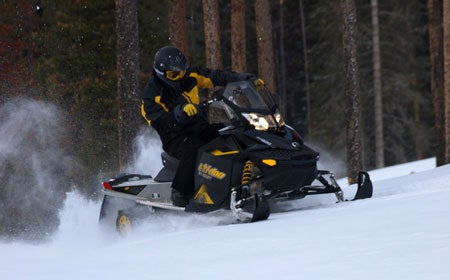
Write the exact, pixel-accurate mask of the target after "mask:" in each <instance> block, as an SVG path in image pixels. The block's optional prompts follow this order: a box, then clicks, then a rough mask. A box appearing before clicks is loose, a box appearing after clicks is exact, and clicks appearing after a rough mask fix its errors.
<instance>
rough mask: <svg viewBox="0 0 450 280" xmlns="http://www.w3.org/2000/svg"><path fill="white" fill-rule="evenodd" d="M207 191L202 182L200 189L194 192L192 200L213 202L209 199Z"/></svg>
mask: <svg viewBox="0 0 450 280" xmlns="http://www.w3.org/2000/svg"><path fill="white" fill-rule="evenodd" d="M207 191H208V188H207V187H206V186H205V185H204V184H202V186H201V187H200V189H199V190H198V191H197V193H196V194H195V196H194V200H197V201H198V202H200V203H203V204H214V201H213V200H212V199H211V197H210V196H209V194H208V192H207Z"/></svg>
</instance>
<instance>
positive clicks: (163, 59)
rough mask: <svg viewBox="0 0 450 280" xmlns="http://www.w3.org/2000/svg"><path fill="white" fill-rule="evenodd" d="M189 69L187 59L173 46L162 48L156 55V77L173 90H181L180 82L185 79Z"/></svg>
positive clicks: (154, 63) (154, 67)
mask: <svg viewBox="0 0 450 280" xmlns="http://www.w3.org/2000/svg"><path fill="white" fill-rule="evenodd" d="M187 68H188V62H187V60H186V57H185V56H184V54H183V53H182V52H181V51H180V50H179V49H177V48H175V47H173V46H166V47H163V48H160V49H159V50H158V51H157V52H156V54H155V59H154V61H153V69H154V70H155V73H156V75H157V76H158V77H159V78H160V79H161V80H162V81H163V82H165V83H166V84H167V85H169V86H171V87H173V88H179V83H180V81H179V80H180V79H181V78H183V77H184V75H185V74H186V69H187Z"/></svg>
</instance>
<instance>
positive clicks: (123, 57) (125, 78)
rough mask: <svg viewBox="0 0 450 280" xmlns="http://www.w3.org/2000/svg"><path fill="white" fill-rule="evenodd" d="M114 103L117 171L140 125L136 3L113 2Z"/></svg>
mask: <svg viewBox="0 0 450 280" xmlns="http://www.w3.org/2000/svg"><path fill="white" fill-rule="evenodd" d="M116 34H117V35H116V36H117V43H116V44H117V45H116V46H117V50H116V52H117V96H118V98H117V100H118V108H119V123H118V130H119V167H120V170H121V171H125V167H126V165H127V163H128V161H129V160H130V158H131V156H132V153H133V140H134V138H135V136H136V133H137V128H138V123H139V97H138V85H139V82H138V70H139V41H138V36H139V34H138V19H137V1H136V0H116Z"/></svg>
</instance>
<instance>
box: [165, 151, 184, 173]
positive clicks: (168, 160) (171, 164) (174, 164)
mask: <svg viewBox="0 0 450 280" xmlns="http://www.w3.org/2000/svg"><path fill="white" fill-rule="evenodd" d="M161 160H162V163H163V165H164V166H165V167H167V168H169V169H170V170H177V168H178V164H180V160H179V159H177V158H175V157H173V156H171V155H169V154H168V153H167V152H162V153H161Z"/></svg>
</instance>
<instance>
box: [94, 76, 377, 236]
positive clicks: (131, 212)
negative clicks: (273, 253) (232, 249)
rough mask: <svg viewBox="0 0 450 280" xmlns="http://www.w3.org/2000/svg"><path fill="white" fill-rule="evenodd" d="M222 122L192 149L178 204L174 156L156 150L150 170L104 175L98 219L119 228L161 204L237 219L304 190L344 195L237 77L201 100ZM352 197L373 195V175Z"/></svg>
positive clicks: (267, 103) (269, 102) (268, 103)
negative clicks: (188, 181) (156, 161)
mask: <svg viewBox="0 0 450 280" xmlns="http://www.w3.org/2000/svg"><path fill="white" fill-rule="evenodd" d="M202 106H203V107H207V108H208V109H209V110H213V111H214V115H215V116H216V120H217V119H219V121H220V122H222V123H224V124H225V125H226V126H225V127H224V128H223V129H221V130H220V136H219V137H217V138H215V139H214V140H213V141H211V142H210V143H207V144H206V145H204V146H203V147H201V148H200V149H199V151H198V154H197V163H196V171H195V186H196V189H195V194H194V195H193V196H192V197H191V198H190V200H189V203H188V205H187V206H186V207H185V208H184V207H183V208H182V207H176V206H173V205H172V201H171V200H170V194H171V187H170V186H171V181H172V179H173V176H174V174H175V170H176V169H177V167H178V161H177V160H176V159H175V158H172V157H170V156H169V155H168V154H167V153H165V152H163V153H162V162H163V168H162V169H161V171H160V172H159V173H158V174H157V175H156V176H155V177H154V178H153V177H152V176H150V175H139V174H125V175H121V176H118V177H117V178H114V179H111V180H109V181H106V182H103V193H104V199H103V204H102V207H101V211H100V220H101V221H106V220H114V219H115V220H116V226H117V229H118V230H119V231H120V232H122V233H124V231H126V230H128V228H129V227H130V225H131V223H132V222H133V220H134V219H135V218H136V217H143V216H146V215H152V214H155V213H156V212H158V211H161V210H162V209H165V210H176V211H184V212H211V211H216V210H219V209H228V210H230V211H231V212H232V213H233V214H234V215H235V216H236V218H237V219H238V220H241V221H252V222H254V221H259V220H265V219H267V218H268V217H269V215H270V206H269V205H270V204H271V203H272V202H274V201H278V200H293V199H301V198H304V197H305V196H308V195H317V194H329V193H332V194H335V195H336V198H337V201H338V202H340V201H344V195H343V192H342V190H341V188H340V187H339V185H338V184H337V182H336V180H335V178H334V176H333V174H332V173H331V172H329V171H324V170H318V169H317V162H318V160H319V153H318V152H316V151H314V150H313V149H311V148H310V147H308V146H307V145H305V143H304V142H303V140H302V138H301V137H300V135H299V134H298V133H297V132H296V131H295V130H294V129H293V128H292V127H290V126H288V125H287V124H285V123H284V121H283V118H282V116H281V114H280V111H279V110H278V107H277V105H276V102H274V98H273V96H272V94H271V93H270V92H269V91H268V89H267V88H265V87H263V88H256V87H255V86H254V85H253V83H251V82H247V81H243V82H234V83H230V84H228V85H227V86H226V87H225V89H223V90H221V91H218V92H216V93H215V94H214V98H213V99H211V100H209V101H207V102H205V103H203V104H202ZM357 187H358V190H357V193H356V196H355V199H363V198H368V197H371V196H372V183H371V182H370V179H369V177H368V174H367V173H365V172H361V173H360V178H359V182H358V186H357Z"/></svg>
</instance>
